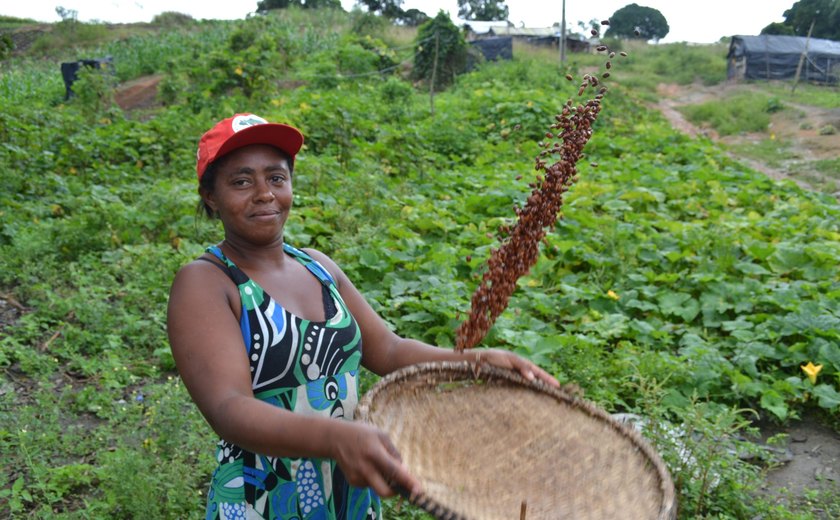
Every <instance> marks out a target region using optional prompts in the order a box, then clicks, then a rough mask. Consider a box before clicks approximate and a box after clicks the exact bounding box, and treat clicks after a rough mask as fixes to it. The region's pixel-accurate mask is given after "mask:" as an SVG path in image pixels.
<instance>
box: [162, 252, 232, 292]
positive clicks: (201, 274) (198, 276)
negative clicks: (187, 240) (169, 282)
mask: <svg viewBox="0 0 840 520" xmlns="http://www.w3.org/2000/svg"><path fill="white" fill-rule="evenodd" d="M227 271H228V267H227V266H226V265H225V264H224V263H223V262H222V261H221V260H219V259H218V258H217V257H216V256H214V255H212V254H210V253H204V254H203V255H201V256H199V257H198V258H195V259H194V260H192V261H191V262H189V263H186V264H184V265H182V266H181V268H180V269H178V272H177V273H176V274H175V279H174V281H173V287H174V286H177V285H188V286H189V285H199V286H200V285H206V284H208V283H210V284H216V283H219V285H222V284H223V283H224V281H225V279H229V278H230V275H229V274H228V273H227Z"/></svg>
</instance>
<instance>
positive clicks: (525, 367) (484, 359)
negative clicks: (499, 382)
mask: <svg viewBox="0 0 840 520" xmlns="http://www.w3.org/2000/svg"><path fill="white" fill-rule="evenodd" d="M472 354H473V355H474V357H475V360H476V362H478V363H487V364H489V365H493V366H496V367H499V368H507V369H510V370H514V371H516V372H519V373H520V374H521V375H522V377H524V378H525V379H528V380H529V381H533V380H534V379H539V380H540V381H542V382H543V383H546V384H547V385H550V386H553V387H559V386H560V383H559V382H558V381H557V379H555V378H554V377H553V376H552V375H551V374H549V373H548V372H546V371H545V370H543V369H541V368H540V367H538V366H537V365H535V364H534V363H532V362H530V361H528V360H527V359H525V358H523V357H521V356H518V355H516V354H514V353H513V352H510V351H508V350H500V349H476V350H474V351H472Z"/></svg>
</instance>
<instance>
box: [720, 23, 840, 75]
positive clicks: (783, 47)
mask: <svg viewBox="0 0 840 520" xmlns="http://www.w3.org/2000/svg"><path fill="white" fill-rule="evenodd" d="M727 59H728V63H729V65H728V76H729V78H730V79H732V78H740V79H787V78H793V77H795V76H796V70H797V68H799V62H800V60H802V68H801V71H800V79H802V80H803V81H815V82H820V83H835V82H837V81H838V76H840V42H836V41H832V40H823V39H819V38H810V39H809V38H805V37H801V36H777V35H761V36H733V37H732V41H731V42H730V44H729V54H728V55H727Z"/></svg>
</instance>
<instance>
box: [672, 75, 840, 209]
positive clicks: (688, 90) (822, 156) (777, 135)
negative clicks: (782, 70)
mask: <svg viewBox="0 0 840 520" xmlns="http://www.w3.org/2000/svg"><path fill="white" fill-rule="evenodd" d="M744 91H747V92H757V93H761V92H762V91H761V90H760V89H759V88H757V87H756V86H754V85H751V84H747V83H735V82H728V83H723V84H720V85H714V86H704V85H701V84H693V85H687V86H683V85H674V84H660V85H659V86H658V88H657V94H658V95H659V99H660V101H659V103H658V104H657V107H656V108H658V109H659V111H660V112H662V114H663V115H664V116H665V118H667V119H668V121H670V122H671V124H672V126H673V127H674V128H676V129H678V130H680V131H681V132H683V133H686V134H688V135H690V136H692V137H696V136H704V137H707V138H709V139H711V140H713V141H715V142H718V143H720V144H721V145H722V146H723V148H724V149H725V150H728V153H729V154H730V156H732V157H733V158H734V159H736V160H738V161H739V162H742V163H744V164H746V165H747V166H749V167H750V168H752V169H754V170H756V171H760V172H762V173H764V174H765V175H767V176H768V177H771V178H773V179H776V180H782V179H789V180H792V181H793V182H795V183H796V184H798V185H799V186H800V187H802V188H804V189H808V190H814V191H824V192H827V193H832V194H834V195H835V196H836V197H837V198H838V199H840V171H837V172H829V173H826V172H823V171H820V170H819V169H817V168H816V167H815V166H816V162H817V161H823V160H831V159H836V158H837V157H838V155H840V132H837V133H835V134H833V135H820V129H822V128H825V127H827V126H832V127H834V128H836V129H840V109H826V108H820V107H813V106H808V105H805V104H802V103H793V102H790V101H787V100H785V101H783V104H784V105H785V107H786V109H785V110H782V111H779V112H777V113H775V114H773V115H772V122H771V124H770V128H769V129H768V131H767V132H764V133H749V134H742V135H736V136H723V137H722V136H719V135H718V134H717V133H716V132H715V131H714V130H713V129H711V128H704V127H698V126H696V125H694V124H692V123H691V122H690V121H688V120H687V119H686V118H685V116H683V114H682V113H681V112H680V111H679V108H680V107H682V106H686V105H695V104H701V103H706V102H708V101H713V100H715V99H721V98H724V97H726V96H730V95H733V94H735V93H738V92H744ZM768 139H772V140H775V141H777V142H778V143H779V145H778V146H779V149H780V150H783V151H784V153H780V154H779V155H780V156H782V159H781V160H774V161H769V160H760V159H758V158H756V157H761V155H762V154H761V153H760V152H759V151H756V152H754V153H753V154H744V153H736V152H734V151H733V150H739V149H740V150H744V149H749V148H750V147H754V148H756V150H758V146H759V144H760V143H762V142H763V141H767V140H768Z"/></svg>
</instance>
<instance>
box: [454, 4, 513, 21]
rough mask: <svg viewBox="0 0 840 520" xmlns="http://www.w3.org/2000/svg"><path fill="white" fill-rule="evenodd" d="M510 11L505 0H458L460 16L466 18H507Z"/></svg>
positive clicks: (479, 19)
mask: <svg viewBox="0 0 840 520" xmlns="http://www.w3.org/2000/svg"><path fill="white" fill-rule="evenodd" d="M508 13H509V11H508V6H506V5H505V2H504V0H458V16H459V17H460V18H462V19H464V20H475V21H481V22H492V21H499V20H507V18H508Z"/></svg>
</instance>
